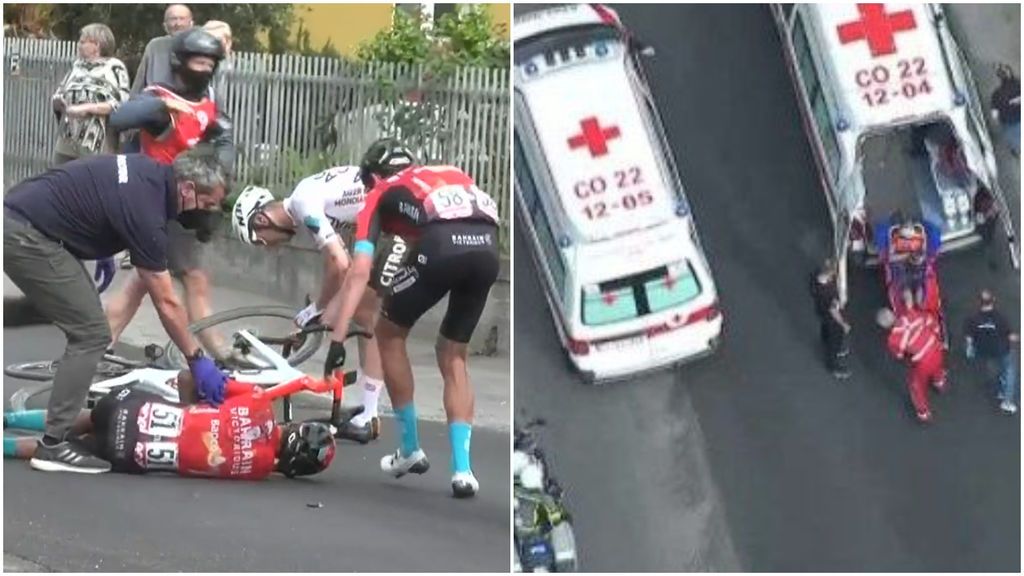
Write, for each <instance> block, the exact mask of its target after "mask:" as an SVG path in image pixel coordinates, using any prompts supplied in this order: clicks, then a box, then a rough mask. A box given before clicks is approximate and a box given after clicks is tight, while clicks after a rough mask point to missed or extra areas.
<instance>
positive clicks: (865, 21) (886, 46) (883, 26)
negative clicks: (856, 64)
mask: <svg viewBox="0 0 1024 576" xmlns="http://www.w3.org/2000/svg"><path fill="white" fill-rule="evenodd" d="M857 12H858V13H860V20H854V21H853V22H847V23H845V24H840V25H839V26H838V27H837V28H836V32H838V33H839V42H840V43H841V44H850V43H853V42H859V41H861V40H864V41H866V42H867V44H868V49H869V50H871V57H872V58H878V57H879V56H888V55H889V54H895V53H896V34H897V33H899V32H906V31H908V30H914V29H915V28H917V21H916V20H915V19H914V12H913V11H911V10H903V11H900V12H892V13H886V11H885V4H857Z"/></svg>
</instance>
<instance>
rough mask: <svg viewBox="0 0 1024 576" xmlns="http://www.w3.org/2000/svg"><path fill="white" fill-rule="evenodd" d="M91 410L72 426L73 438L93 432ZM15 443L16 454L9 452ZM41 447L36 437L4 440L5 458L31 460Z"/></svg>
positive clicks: (83, 412) (76, 419)
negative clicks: (11, 443) (37, 447)
mask: <svg viewBox="0 0 1024 576" xmlns="http://www.w3.org/2000/svg"><path fill="white" fill-rule="evenodd" d="M91 413H92V412H91V411H90V410H82V411H81V412H80V413H79V414H78V416H77V417H76V418H75V421H74V422H73V423H72V424H71V428H70V430H69V431H68V433H69V434H70V435H72V436H81V435H83V434H88V433H89V432H92V418H91V417H90V414H91ZM11 441H13V442H14V454H9V453H8V452H7V450H8V448H7V443H8V442H11ZM38 445H39V438H37V437H35V436H22V437H19V438H4V456H9V457H12V458H17V459H19V460H31V459H32V458H34V457H35V455H36V446H38Z"/></svg>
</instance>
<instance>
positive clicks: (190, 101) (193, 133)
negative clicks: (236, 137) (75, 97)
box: [110, 28, 235, 174]
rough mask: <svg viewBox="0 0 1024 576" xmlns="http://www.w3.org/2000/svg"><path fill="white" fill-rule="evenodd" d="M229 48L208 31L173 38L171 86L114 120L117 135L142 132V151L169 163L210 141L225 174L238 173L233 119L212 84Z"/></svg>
mask: <svg viewBox="0 0 1024 576" xmlns="http://www.w3.org/2000/svg"><path fill="white" fill-rule="evenodd" d="M223 59H224V46H223V45H222V44H221V42H220V41H219V40H218V39H217V38H216V37H215V36H213V35H212V34H210V33H209V32H206V31H205V30H203V29H201V28H193V29H191V30H188V31H186V32H181V33H179V34H177V35H176V36H175V37H174V40H173V45H172V47H171V68H172V70H173V71H174V82H173V83H172V84H156V85H153V86H148V87H146V89H145V90H144V91H143V92H142V93H141V94H139V95H137V96H135V97H133V98H132V99H131V100H129V101H128V102H125V103H124V104H123V105H122V106H120V107H119V108H118V109H117V110H115V111H114V113H113V114H111V116H110V127H111V129H112V130H115V131H118V132H120V131H124V130H135V129H137V130H140V131H141V143H142V152H143V153H144V154H145V155H147V156H149V157H151V158H153V159H155V160H157V161H159V162H162V163H165V164H170V163H171V162H173V161H174V159H175V158H176V157H177V156H178V154H180V153H181V152H183V151H185V150H188V149H189V148H191V147H193V146H195V145H196V144H198V143H199V142H210V143H212V144H213V145H214V146H215V147H216V148H217V151H218V156H219V158H220V160H221V164H223V166H224V168H225V170H227V171H228V173H229V174H231V173H232V172H233V168H234V160H235V147H234V144H233V142H232V135H231V123H230V119H229V118H228V117H227V116H226V115H225V114H224V111H223V110H222V109H221V108H222V107H218V106H217V105H216V104H215V103H214V102H213V100H211V98H210V94H211V91H210V82H211V81H212V79H213V75H214V73H215V72H216V70H217V66H218V65H219V64H220V61H221V60H223Z"/></svg>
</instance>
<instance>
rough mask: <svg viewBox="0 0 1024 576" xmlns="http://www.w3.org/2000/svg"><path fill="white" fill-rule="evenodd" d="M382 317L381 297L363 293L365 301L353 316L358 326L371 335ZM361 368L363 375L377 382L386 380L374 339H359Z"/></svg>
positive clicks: (372, 293)
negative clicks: (380, 316) (379, 317)
mask: <svg viewBox="0 0 1024 576" xmlns="http://www.w3.org/2000/svg"><path fill="white" fill-rule="evenodd" d="M379 315H380V297H379V296H377V293H376V292H374V291H373V290H367V291H366V292H364V293H363V299H362V300H361V301H360V302H359V308H356V313H355V315H354V316H353V319H354V320H355V322H356V324H359V326H360V327H362V328H365V329H366V330H368V331H369V332H370V333H371V334H372V333H373V332H374V327H375V326H376V325H377V318H378V316H379ZM359 357H360V360H359V367H360V368H362V370H363V373H364V374H366V375H367V376H369V377H370V378H374V379H376V380H383V379H384V367H383V366H382V365H381V360H380V350H379V349H378V347H377V341H376V339H374V338H360V339H359Z"/></svg>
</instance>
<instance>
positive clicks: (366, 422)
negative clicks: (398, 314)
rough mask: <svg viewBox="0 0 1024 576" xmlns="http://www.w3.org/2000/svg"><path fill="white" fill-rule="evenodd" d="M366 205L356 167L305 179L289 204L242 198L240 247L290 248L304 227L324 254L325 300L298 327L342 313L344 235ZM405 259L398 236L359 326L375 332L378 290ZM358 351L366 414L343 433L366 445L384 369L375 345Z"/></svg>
mask: <svg viewBox="0 0 1024 576" xmlns="http://www.w3.org/2000/svg"><path fill="white" fill-rule="evenodd" d="M365 200H366V190H365V188H364V186H363V182H362V179H361V178H360V176H359V168H358V167H356V166H336V167H334V168H328V169H327V170H324V171H323V172H320V173H318V174H314V175H312V176H309V177H307V178H304V179H303V180H302V181H300V182H299V183H298V185H296V186H295V189H294V190H293V191H292V193H291V194H290V195H289V196H288V197H287V198H285V199H284V200H275V199H274V196H273V194H271V193H270V191H269V190H267V189H266V188H260V187H257V186H248V187H246V188H245V190H243V191H242V193H241V194H239V195H238V199H237V200H236V201H235V206H234V209H233V212H232V218H231V225H232V228H233V230H234V233H235V235H236V236H237V237H238V239H239V240H240V241H241V242H243V243H245V244H249V245H254V246H277V245H280V244H283V243H286V242H289V241H290V240H291V239H292V238H294V237H295V235H296V234H297V233H298V231H299V229H301V228H305V230H306V231H307V232H308V233H309V234H310V235H311V236H312V238H313V241H314V242H315V244H316V247H317V248H318V249H319V250H320V252H321V253H322V254H323V257H324V274H323V282H322V283H321V286H320V295H319V297H317V299H316V300H315V301H314V302H312V303H311V304H309V305H308V306H306V307H305V308H303V309H302V310H300V311H299V312H298V313H297V314H296V316H295V323H296V324H297V325H298V326H299V327H305V326H307V325H308V324H310V323H311V322H316V321H317V320H319V319H320V318H321V317H324V316H325V312H326V318H334V317H335V316H336V315H337V314H336V312H337V308H338V298H337V296H338V293H339V288H340V287H341V281H342V279H343V278H344V276H345V271H346V270H348V267H349V262H350V260H349V255H348V253H347V252H346V246H347V245H349V244H351V238H350V236H351V235H350V234H346V233H345V230H346V229H349V230H350V229H351V227H352V225H353V224H354V223H355V220H356V216H357V215H358V214H359V211H360V210H361V209H362V208H363V204H364V203H365ZM346 236H349V238H348V239H346ZM405 253H406V247H405V243H404V242H403V241H402V239H401V238H395V239H394V241H393V242H391V243H390V244H389V246H388V247H387V248H386V249H385V250H382V251H381V254H382V256H384V258H382V259H381V261H380V262H379V273H374V274H373V276H372V279H371V285H372V287H373V288H374V290H368V291H366V293H365V294H364V295H363V298H362V300H361V301H360V303H359V307H358V308H357V310H356V313H355V321H356V322H357V323H359V324H360V325H361V326H364V327H366V329H368V330H371V329H373V325H374V323H375V322H376V318H377V314H378V313H379V311H380V298H379V297H378V296H377V292H378V291H385V290H386V289H387V288H388V286H389V285H390V284H391V282H392V279H393V277H394V274H395V271H397V270H398V264H400V263H401V261H402V259H403V256H404V254H405ZM359 347H360V351H361V352H362V354H361V356H362V362H361V363H360V369H359V371H358V372H357V384H358V385H359V386H360V387H361V388H362V389H363V412H362V413H361V414H359V415H358V416H356V417H355V418H353V419H352V421H351V422H349V424H348V425H347V426H345V427H344V428H342V429H341V430H339V431H338V435H339V436H340V437H342V438H348V439H350V440H356V441H358V442H362V443H366V442H369V441H370V440H373V439H375V438H377V437H378V436H379V434H380V419H379V418H378V410H377V402H378V398H379V397H380V392H381V390H382V389H383V388H384V370H383V368H382V367H381V364H380V354H379V352H378V351H377V344H376V341H375V340H373V339H360V341H359ZM333 348H334V350H333V353H329V354H328V355H329V356H330V357H331V364H332V365H333V364H335V363H336V359H337V357H338V356H339V354H341V355H343V354H344V347H341V346H340V344H336V345H334V347H333ZM342 359H344V358H342Z"/></svg>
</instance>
